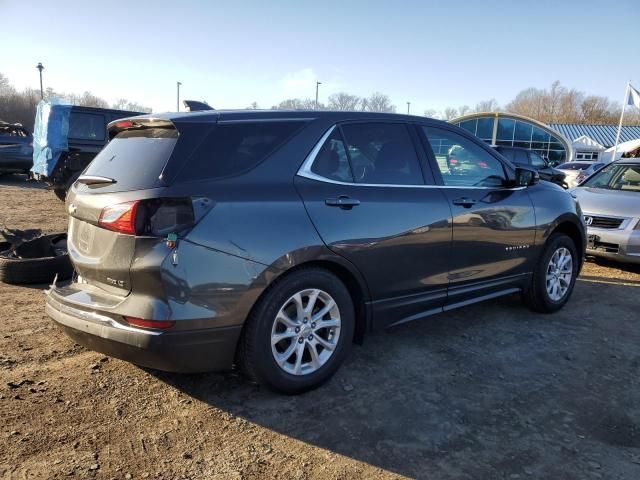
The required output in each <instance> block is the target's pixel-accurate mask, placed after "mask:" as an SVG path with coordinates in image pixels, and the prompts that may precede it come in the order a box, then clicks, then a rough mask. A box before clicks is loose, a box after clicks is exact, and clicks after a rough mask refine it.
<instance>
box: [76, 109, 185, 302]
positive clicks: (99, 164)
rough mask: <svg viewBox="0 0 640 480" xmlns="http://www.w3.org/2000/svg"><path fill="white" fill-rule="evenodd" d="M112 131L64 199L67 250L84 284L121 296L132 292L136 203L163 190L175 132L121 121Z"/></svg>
mask: <svg viewBox="0 0 640 480" xmlns="http://www.w3.org/2000/svg"><path fill="white" fill-rule="evenodd" d="M118 123H120V125H119V126H118ZM110 127H111V128H110V133H111V136H112V137H113V138H112V140H111V141H110V142H109V143H108V144H107V145H106V146H105V148H104V149H103V150H102V151H101V152H100V153H99V154H98V155H97V156H96V157H95V159H94V160H93V161H92V162H91V164H89V166H88V168H87V169H86V170H85V172H83V174H82V175H81V177H80V179H79V180H78V182H76V184H75V185H74V186H73V188H72V190H71V191H70V194H69V195H68V197H67V202H66V206H67V211H68V213H69V216H70V218H69V235H68V249H69V255H70V257H71V260H72V261H73V264H74V267H75V269H76V271H77V272H78V275H79V276H80V277H81V279H82V280H83V281H85V282H87V283H90V284H93V285H96V286H99V287H100V288H102V289H104V290H106V291H109V292H111V293H114V294H120V295H124V294H127V293H128V292H129V291H130V290H131V273H130V266H131V262H132V260H133V258H134V254H135V248H136V236H135V234H136V232H135V231H134V230H135V228H136V226H135V225H134V224H132V221H135V219H136V218H135V217H136V213H137V212H138V211H140V210H139V209H142V208H146V207H145V206H144V205H142V204H141V203H140V200H141V199H145V198H147V199H152V198H153V197H154V196H157V194H158V190H159V189H160V190H161V189H162V188H163V186H164V182H163V180H162V174H163V171H164V169H165V167H166V165H167V162H168V160H169V158H170V156H171V154H172V152H173V150H174V147H175V145H176V143H177V140H178V132H177V130H176V129H175V128H174V126H173V124H171V122H168V121H160V122H158V121H155V122H154V121H152V120H136V123H133V122H132V121H123V122H115V124H112V125H110ZM138 217H140V215H138ZM138 220H140V218H138Z"/></svg>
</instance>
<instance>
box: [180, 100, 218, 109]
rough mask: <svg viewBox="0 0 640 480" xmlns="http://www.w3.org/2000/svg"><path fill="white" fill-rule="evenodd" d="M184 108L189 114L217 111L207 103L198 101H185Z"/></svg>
mask: <svg viewBox="0 0 640 480" xmlns="http://www.w3.org/2000/svg"><path fill="white" fill-rule="evenodd" d="M182 103H183V105H184V108H186V109H187V112H202V111H205V110H215V108H213V107H211V106H209V104H208V103H207V102H199V101H198V100H183V101H182Z"/></svg>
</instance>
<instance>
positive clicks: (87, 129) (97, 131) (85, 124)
mask: <svg viewBox="0 0 640 480" xmlns="http://www.w3.org/2000/svg"><path fill="white" fill-rule="evenodd" d="M106 133H107V125H106V123H105V119H104V116H102V115H99V114H95V113H78V112H73V111H72V112H71V116H70V117H69V138H76V139H79V140H98V141H102V140H104V139H105V136H106Z"/></svg>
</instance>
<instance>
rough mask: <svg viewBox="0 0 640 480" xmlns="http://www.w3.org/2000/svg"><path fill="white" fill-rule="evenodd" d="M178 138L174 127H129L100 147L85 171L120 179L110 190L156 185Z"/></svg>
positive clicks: (85, 173) (90, 173)
mask: <svg viewBox="0 0 640 480" xmlns="http://www.w3.org/2000/svg"><path fill="white" fill-rule="evenodd" d="M177 140H178V132H177V131H176V130H174V129H167V128H147V129H142V130H125V131H123V132H120V133H119V134H118V135H116V136H115V137H114V138H113V139H112V140H111V141H110V142H109V143H108V144H107V145H106V147H104V148H103V149H102V150H101V151H100V153H99V154H98V155H97V156H96V158H94V159H93V161H92V162H91V163H90V164H89V167H88V168H87V170H86V171H85V172H84V175H97V176H101V177H107V178H113V179H115V180H116V183H115V184H113V185H112V186H111V185H110V186H109V187H108V190H110V191H123V190H136V189H142V188H152V187H154V186H157V182H158V179H159V177H160V174H161V173H162V170H163V169H164V167H165V165H166V164H167V160H169V157H170V156H171V152H172V151H173V148H174V146H175V144H176V141H177ZM83 188H87V187H83ZM106 189H107V188H101V190H102V191H105V190H106Z"/></svg>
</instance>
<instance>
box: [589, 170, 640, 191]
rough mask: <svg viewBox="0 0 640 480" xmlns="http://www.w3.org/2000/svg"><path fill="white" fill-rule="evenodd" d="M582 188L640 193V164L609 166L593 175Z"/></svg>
mask: <svg viewBox="0 0 640 480" xmlns="http://www.w3.org/2000/svg"><path fill="white" fill-rule="evenodd" d="M581 186H582V187H593V188H604V189H607V190H632V191H636V192H640V164H633V165H624V164H617V165H609V166H607V167H605V168H603V169H602V170H600V171H599V172H598V173H596V174H595V175H593V176H592V177H591V178H589V179H588V180H587V181H586V182H584V183H583V184H582V185H581Z"/></svg>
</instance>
